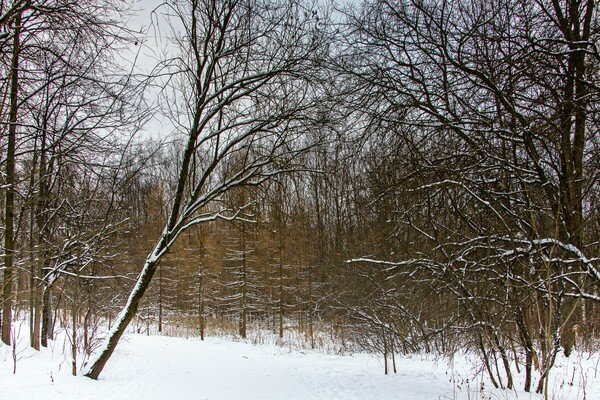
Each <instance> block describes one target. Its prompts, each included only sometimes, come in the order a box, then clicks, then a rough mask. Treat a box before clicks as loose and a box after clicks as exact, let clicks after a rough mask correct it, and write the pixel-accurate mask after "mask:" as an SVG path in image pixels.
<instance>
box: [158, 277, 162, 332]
mask: <svg viewBox="0 0 600 400" xmlns="http://www.w3.org/2000/svg"><path fill="white" fill-rule="evenodd" d="M162 278H163V276H162V267H159V268H158V333H162V324H163V319H162V317H163V279H162Z"/></svg>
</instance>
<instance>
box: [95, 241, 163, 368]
mask: <svg viewBox="0 0 600 400" xmlns="http://www.w3.org/2000/svg"><path fill="white" fill-rule="evenodd" d="M166 244H167V240H166V237H165V235H164V234H163V235H162V236H161V238H160V240H159V242H158V244H157V245H156V247H155V249H154V251H153V252H152V254H151V255H150V256H149V257H148V259H146V262H145V264H144V268H143V269H142V272H141V273H140V276H139V277H138V279H137V282H136V285H135V287H134V289H133V291H132V292H131V294H130V295H129V298H128V299H127V304H126V305H125V307H123V310H122V311H121V313H120V314H119V316H118V317H117V319H116V320H115V324H114V325H113V328H112V329H111V331H110V332H109V333H108V336H107V338H106V342H105V344H104V345H103V347H102V351H101V352H100V354H98V356H97V358H96V360H94V362H92V363H91V364H90V367H89V368H88V370H87V371H86V373H85V374H84V375H85V376H87V377H88V378H92V379H98V377H99V376H100V373H101V372H102V370H103V369H104V366H105V365H106V363H107V362H108V359H109V358H110V356H111V355H112V353H113V352H114V351H115V348H116V347H117V344H118V343H119V339H121V336H123V333H125V329H127V326H128V325H129V322H131V320H132V319H133V317H134V316H135V314H136V312H137V310H138V307H139V303H140V300H141V298H142V297H143V296H144V293H146V290H147V289H148V286H150V282H151V281H152V276H154V273H155V272H156V268H157V266H158V261H159V260H160V258H161V257H162V256H163V255H164V253H165V251H166Z"/></svg>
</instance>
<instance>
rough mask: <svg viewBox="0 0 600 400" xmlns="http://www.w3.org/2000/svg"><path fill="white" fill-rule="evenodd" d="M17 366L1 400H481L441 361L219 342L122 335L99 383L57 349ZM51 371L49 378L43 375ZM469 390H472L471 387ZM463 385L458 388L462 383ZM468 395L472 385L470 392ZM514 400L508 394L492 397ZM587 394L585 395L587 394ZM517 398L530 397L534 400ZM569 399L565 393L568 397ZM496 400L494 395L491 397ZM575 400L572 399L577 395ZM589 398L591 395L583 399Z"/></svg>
mask: <svg viewBox="0 0 600 400" xmlns="http://www.w3.org/2000/svg"><path fill="white" fill-rule="evenodd" d="M56 347H57V348H56V349H55V355H54V358H52V354H51V352H49V351H48V352H45V353H41V354H35V355H34V356H32V357H29V358H24V357H26V354H25V353H23V354H21V355H20V357H22V358H23V359H21V360H19V362H18V364H17V369H18V371H17V375H12V373H11V372H12V371H11V369H12V363H11V360H10V359H6V357H7V355H8V354H7V351H6V350H8V349H7V348H6V347H4V348H0V355H2V357H4V360H2V359H0V399H9V398H10V399H15V400H30V399H36V400H37V399H44V400H75V399H77V400H95V399H97V400H118V399H127V400H136V399H140V400H141V399H143V400H162V399H165V400H187V399H190V400H191V399H194V400H237V399H240V400H242V399H243V400H254V399H257V400H270V399H278V400H295V399H298V400H313V399H315V400H317V399H322V400H336V399H343V400H353V399H357V400H358V399H364V400H371V399H374V400H386V399H396V400H413V399H414V400H429V399H431V400H438V399H455V398H456V399H467V398H471V399H473V398H483V397H482V396H481V393H474V392H471V393H470V395H469V394H467V392H466V391H465V390H464V387H463V390H462V391H459V393H455V392H454V390H455V388H456V387H455V386H454V385H453V384H452V383H451V382H450V374H447V373H446V372H447V368H448V366H447V364H446V362H444V361H440V362H437V363H436V362H434V361H428V360H421V359H420V358H418V357H415V358H410V359H406V358H405V359H400V360H398V370H399V371H398V374H396V375H388V376H385V375H384V374H383V370H382V366H381V361H380V359H377V358H374V357H372V356H369V355H366V354H359V355H355V356H334V355H324V354H320V353H318V352H304V353H301V352H297V351H289V350H287V349H285V348H281V347H277V346H273V345H270V346H269V345H264V346H254V345H252V344H248V343H244V342H235V341H230V340H225V339H208V340H207V341H205V342H201V341H199V340H197V339H182V338H168V337H156V336H155V337H152V336H151V337H146V336H139V335H132V336H128V337H127V339H126V341H123V342H122V343H121V344H120V345H119V347H118V348H117V352H116V353H115V355H114V356H113V358H112V359H111V360H110V362H109V364H108V365H107V367H106V369H105V371H104V374H103V375H102V377H101V379H100V380H99V381H92V380H89V379H87V378H83V377H73V376H71V375H70V373H69V371H70V364H69V360H67V359H65V358H64V356H62V355H61V352H62V346H60V347H61V348H58V347H59V346H56ZM50 371H52V372H50ZM471 385H472V386H473V385H474V386H475V387H476V386H477V384H476V383H475V384H473V383H472V384H471ZM463 386H464V384H463ZM471 389H472V390H474V388H473V387H471ZM498 395H499V396H501V397H500V398H513V397H514V393H512V394H511V393H510V392H509V393H506V392H502V393H501V394H500V393H498V394H495V396H498ZM588 395H589V394H588ZM529 396H530V395H527V397H523V398H537V396H532V397H529ZM571 396H572V394H571ZM493 398H496V397H493ZM576 398H578V397H576ZM588 398H591V397H588Z"/></svg>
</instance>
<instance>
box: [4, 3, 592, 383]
mask: <svg viewBox="0 0 600 400" xmlns="http://www.w3.org/2000/svg"><path fill="white" fill-rule="evenodd" d="M150 11H152V14H151V21H152V24H151V25H150V26H148V27H146V28H144V29H142V31H141V32H140V31H139V30H138V29H137V28H135V29H132V28H130V27H129V25H128V21H131V20H132V19H134V18H135V15H136V12H137V13H138V14H139V12H138V11H136V10H135V4H130V3H128V2H127V1H118V0H77V1H75V0H12V1H10V0H8V1H7V0H2V1H0V70H1V73H0V118H1V122H0V167H1V171H2V174H1V176H0V180H1V182H0V190H1V193H0V208H1V209H2V213H1V214H2V220H1V225H0V229H1V230H0V234H1V239H2V247H3V251H2V255H1V259H2V263H1V266H0V268H1V275H2V295H1V297H0V300H1V305H2V315H1V317H2V318H1V326H2V341H3V342H4V343H5V344H10V343H11V337H12V336H13V330H12V329H13V325H12V323H13V321H15V320H16V319H19V318H27V319H28V320H29V326H30V331H31V332H30V333H31V346H33V347H34V348H36V349H39V348H40V347H41V346H47V343H48V340H51V339H52V338H53V330H54V326H55V325H56V324H58V323H61V324H67V325H69V326H71V327H72V329H73V332H76V331H78V329H79V327H82V329H83V331H82V332H83V333H82V335H83V340H82V341H81V342H75V341H74V343H75V345H77V343H79V345H81V346H82V347H83V349H84V350H85V351H86V352H87V353H88V354H91V353H92V351H95V356H94V357H95V358H94V359H92V360H90V362H89V365H88V367H87V369H86V375H87V376H89V377H92V378H97V377H98V375H99V374H100V372H101V371H102V369H103V368H104V366H105V365H106V363H107V361H108V359H109V357H110V355H111V354H112V352H113V350H114V348H115V347H116V345H117V343H118V341H119V338H120V337H121V335H122V334H123V332H124V331H125V329H126V328H127V326H128V325H129V323H130V322H131V321H132V320H134V319H137V320H140V319H141V320H143V321H145V323H146V325H147V327H148V329H150V328H149V327H150V326H153V327H154V328H153V329H157V330H158V331H159V332H160V331H162V330H163V329H166V327H168V326H172V325H175V324H177V325H179V326H186V327H188V328H189V329H191V330H193V331H194V332H195V333H196V334H198V335H199V336H201V337H204V335H205V334H206V333H207V332H210V330H211V329H212V328H211V327H213V326H215V325H216V324H219V325H220V326H228V327H229V329H231V330H232V331H234V332H236V334H239V335H240V336H241V337H246V335H247V334H248V332H249V331H250V330H252V329H273V330H274V331H275V332H277V333H278V334H279V335H280V336H283V335H284V332H285V331H286V330H291V329H294V330H297V331H298V332H301V333H302V334H304V335H306V338H307V340H308V342H309V343H310V344H311V345H312V346H318V345H319V337H320V336H319V335H320V334H321V333H322V332H323V330H324V329H328V330H330V331H331V332H334V334H335V336H336V337H337V338H339V340H340V341H342V342H343V343H345V345H347V346H350V347H352V346H354V347H361V348H367V349H370V350H374V351H378V352H382V353H383V354H384V357H385V358H386V360H387V358H388V355H390V354H391V355H393V354H394V353H395V352H403V353H411V352H423V351H425V352H438V353H440V354H452V353H453V352H456V351H462V350H470V351H474V352H477V353H478V354H480V356H481V363H482V364H481V365H482V366H483V368H484V369H485V370H486V373H487V374H488V377H489V379H490V380H491V382H492V383H493V384H494V385H495V386H497V387H500V386H501V387H506V388H511V387H512V386H513V380H514V377H515V376H516V375H521V374H522V375H523V376H524V377H525V380H524V382H525V390H527V391H534V390H535V391H538V392H542V391H544V389H545V385H546V382H547V380H546V379H545V378H546V376H547V374H548V372H549V371H550V369H551V368H552V365H553V363H554V360H555V357H556V356H557V354H558V353H559V352H564V353H565V354H566V355H568V354H569V353H570V352H571V350H572V348H573V346H582V347H583V348H586V346H587V348H588V349H590V350H592V349H594V347H595V345H597V343H598V340H599V339H600V244H599V240H600V201H599V195H600V185H599V177H600V165H599V162H600V151H599V150H600V149H599V148H598V147H599V145H600V137H599V136H598V131H599V129H600V119H599V117H600V114H599V111H600V110H599V108H600V107H599V105H600V103H599V94H600V69H599V67H600V53H599V51H598V45H599V38H600V30H599V29H600V25H599V22H600V19H599V17H600V15H599V9H598V5H597V2H595V1H593V0H533V1H532V0H472V1H450V0H401V1H392V0H367V1H363V2H351V3H350V4H344V3H341V2H340V3H335V2H331V3H329V2H320V1H319V2H311V1H310V0H307V1H305V0H167V1H165V2H164V3H162V4H160V6H158V7H157V8H155V9H153V10H145V11H144V12H145V13H150ZM151 35H161V38H162V39H161V40H162V41H163V43H168V51H166V52H165V53H164V54H166V55H164V56H161V55H160V54H159V53H156V54H155V57H154V58H153V60H154V61H153V64H152V65H151V68H146V67H147V65H145V66H144V67H145V69H147V70H148V71H149V72H144V73H142V72H139V71H141V70H142V69H141V68H139V65H138V64H136V63H137V62H138V61H137V60H138V58H141V57H142V56H141V55H142V54H143V53H144V49H146V48H147V47H146V46H149V45H150V42H149V40H150V39H149V37H150V36H151ZM131 60H134V61H131ZM144 62H147V60H146V61H144ZM132 63H133V64H132ZM150 120H153V121H156V120H159V121H163V122H164V124H163V126H165V127H168V131H160V132H149V134H148V133H144V129H149V128H148V126H151V127H152V129H160V127H159V128H157V127H156V126H155V125H156V124H150V125H148V121H150ZM150 137H152V138H154V139H150ZM156 138H161V139H160V140H159V139H156ZM101 336H102V337H105V341H104V342H103V343H100V342H99V341H98V337H101ZM595 348H596V349H597V347H595ZM74 350H76V349H74ZM74 364H76V362H75V363H74ZM108 365H110V364H108ZM386 365H387V364H386Z"/></svg>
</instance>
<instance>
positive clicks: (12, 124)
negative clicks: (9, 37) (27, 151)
mask: <svg viewBox="0 0 600 400" xmlns="http://www.w3.org/2000/svg"><path fill="white" fill-rule="evenodd" d="M20 36H21V12H19V13H18V14H17V16H16V17H15V34H14V38H13V52H12V60H11V66H10V109H9V117H8V122H9V126H8V141H7V149H6V189H5V190H6V193H5V203H4V223H5V228H4V273H3V279H2V296H3V297H2V299H3V301H2V341H3V342H4V343H5V344H7V345H10V342H11V337H10V336H11V335H10V334H11V328H12V306H13V256H14V251H15V240H14V239H15V238H14V235H15V233H14V208H15V146H16V134H17V113H18V92H19V55H20V52H21V37H20Z"/></svg>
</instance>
